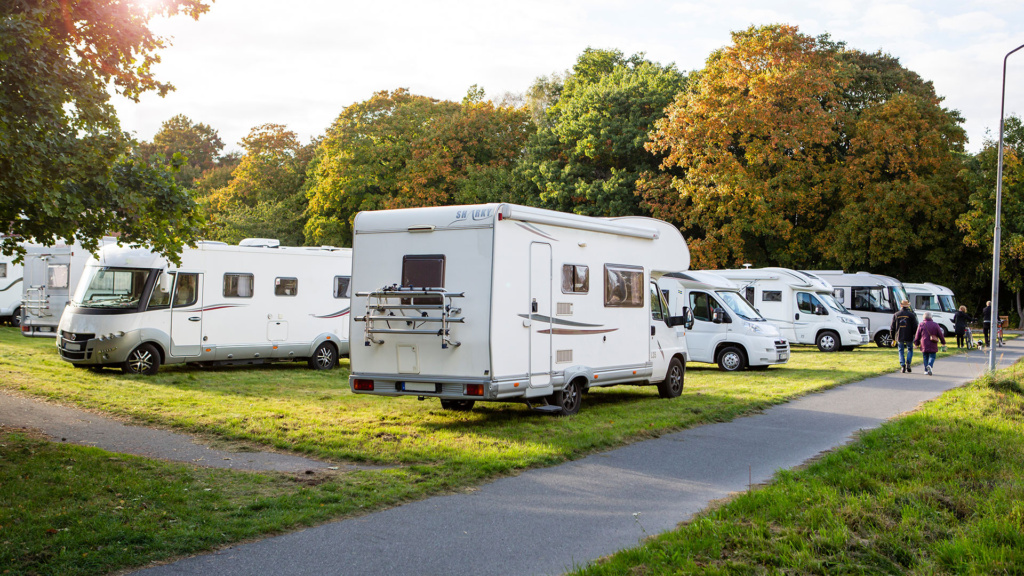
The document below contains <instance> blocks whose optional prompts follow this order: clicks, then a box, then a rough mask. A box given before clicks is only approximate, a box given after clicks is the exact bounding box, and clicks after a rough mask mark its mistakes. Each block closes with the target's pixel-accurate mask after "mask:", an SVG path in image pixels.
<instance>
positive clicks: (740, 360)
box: [658, 271, 789, 372]
mask: <svg viewBox="0 0 1024 576" xmlns="http://www.w3.org/2000/svg"><path fill="white" fill-rule="evenodd" d="M658 287H660V288H661V291H662V293H663V294H664V295H665V297H666V299H667V300H668V309H669V312H670V313H672V314H674V315H682V314H683V313H684V311H683V310H684V308H689V309H690V310H691V311H692V313H693V318H694V322H693V327H692V328H691V329H690V330H689V331H688V332H687V337H686V348H687V351H688V352H689V359H690V361H691V362H707V363H709V364H716V363H717V364H718V367H719V368H721V369H722V370H725V371H727V372H734V371H736V370H743V369H744V368H746V367H748V366H749V367H751V368H767V367H768V366H769V365H771V364H784V363H786V362H788V361H789V343H788V342H787V341H786V340H785V339H783V338H782V336H781V335H780V333H779V330H778V328H776V327H775V325H773V324H771V323H770V322H768V321H767V320H765V319H764V318H763V317H762V316H761V315H760V314H758V313H757V311H756V310H754V308H753V307H751V306H750V304H748V303H747V301H746V300H744V299H743V296H742V295H740V292H739V290H737V287H736V285H735V284H734V283H732V282H730V281H729V280H726V279H725V278H723V277H721V276H718V275H716V274H713V273H711V272H704V271H690V272H676V273H672V274H666V275H665V276H662V277H661V278H660V279H659V280H658Z"/></svg>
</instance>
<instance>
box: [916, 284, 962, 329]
mask: <svg viewBox="0 0 1024 576" xmlns="http://www.w3.org/2000/svg"><path fill="white" fill-rule="evenodd" d="M903 287H904V288H906V290H907V294H908V295H909V296H910V305H911V306H913V307H914V310H916V311H917V318H918V320H924V313H925V312H931V313H932V320H934V321H935V322H937V323H938V324H939V326H942V329H943V330H945V331H946V334H952V333H953V327H954V326H953V324H954V323H953V316H954V315H955V314H956V310H957V306H956V299H955V298H954V297H953V291H952V290H950V289H949V288H946V287H945V286H939V285H938V284H932V283H931V282H925V283H923V284H912V283H910V282H905V283H904V284H903Z"/></svg>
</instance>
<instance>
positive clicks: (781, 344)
mask: <svg viewBox="0 0 1024 576" xmlns="http://www.w3.org/2000/svg"><path fill="white" fill-rule="evenodd" d="M788 348H789V345H788V344H786V341H785V340H776V341H775V351H776V352H785V351H786V350H787V349H788Z"/></svg>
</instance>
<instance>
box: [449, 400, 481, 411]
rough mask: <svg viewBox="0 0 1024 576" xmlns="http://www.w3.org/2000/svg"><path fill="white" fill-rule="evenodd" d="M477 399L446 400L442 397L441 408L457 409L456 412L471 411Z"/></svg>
mask: <svg viewBox="0 0 1024 576" xmlns="http://www.w3.org/2000/svg"><path fill="white" fill-rule="evenodd" d="M474 404H476V400H445V399H444V398H441V408H444V409H445V410H455V411H456V412H469V411H470V410H472V409H473V405H474Z"/></svg>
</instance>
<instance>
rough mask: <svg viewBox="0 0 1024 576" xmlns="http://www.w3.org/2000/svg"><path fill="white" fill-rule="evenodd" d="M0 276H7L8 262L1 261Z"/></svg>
mask: <svg viewBox="0 0 1024 576" xmlns="http://www.w3.org/2000/svg"><path fill="white" fill-rule="evenodd" d="M0 278H7V262H0Z"/></svg>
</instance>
